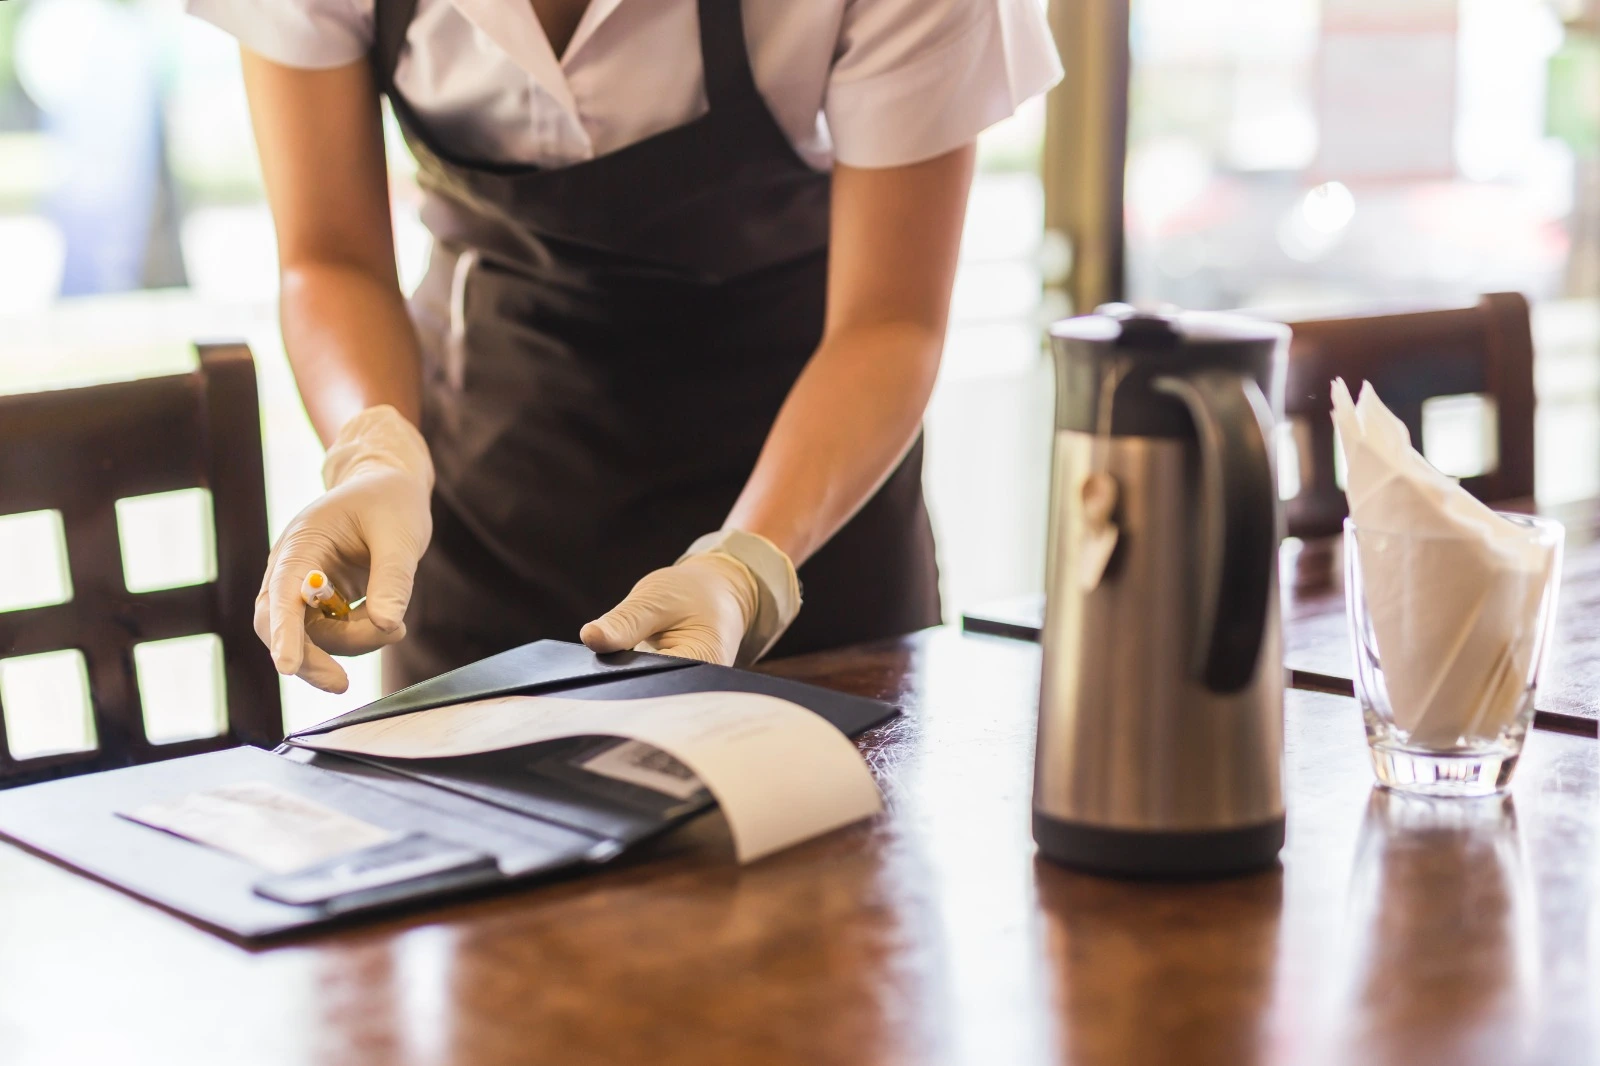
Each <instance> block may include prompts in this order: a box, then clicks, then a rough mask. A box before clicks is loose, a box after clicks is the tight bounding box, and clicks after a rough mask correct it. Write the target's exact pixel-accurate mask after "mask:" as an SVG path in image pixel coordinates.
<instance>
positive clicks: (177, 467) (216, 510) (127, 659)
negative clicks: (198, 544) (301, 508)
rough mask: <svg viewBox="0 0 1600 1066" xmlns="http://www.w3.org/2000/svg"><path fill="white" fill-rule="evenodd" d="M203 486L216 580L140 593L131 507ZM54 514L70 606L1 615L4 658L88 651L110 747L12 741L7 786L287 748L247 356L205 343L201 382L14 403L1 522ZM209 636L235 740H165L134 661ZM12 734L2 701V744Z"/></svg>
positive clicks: (0, 415)
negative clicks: (263, 614) (137, 651)
mask: <svg viewBox="0 0 1600 1066" xmlns="http://www.w3.org/2000/svg"><path fill="white" fill-rule="evenodd" d="M193 487H201V488H205V489H207V490H209V492H210V494H211V503H212V513H213V516H214V541H215V551H216V579H215V580H214V581H212V582H210V583H207V584H200V585H191V586H188V587H183V588H171V589H165V590H162V591H153V592H145V593H139V594H134V593H130V592H128V590H127V588H126V583H125V581H124V576H123V563H122V552H121V550H120V548H119V541H118V521H117V515H116V506H115V505H116V501H118V500H120V499H125V498H128V497H136V496H143V495H146V494H149V493H158V492H167V491H171V490H176V489H185V488H193ZM42 510H54V511H57V512H59V514H60V516H61V527H62V529H63V531H64V534H65V542H66V553H67V564H68V573H69V574H70V578H71V598H70V599H69V600H68V601H67V602H64V603H59V604H55V605H52V606H43V607H35V608H31V609H25V610H16V611H10V612H6V613H0V659H6V658H11V657H14V656H22V655H31V654H36V653H41V652H50V651H62V650H69V649H76V650H77V651H78V652H80V653H81V654H82V656H83V659H84V666H85V669H86V673H87V677H88V687H89V697H90V704H91V713H92V716H93V724H94V733H95V740H96V742H97V745H98V746H97V747H95V748H94V749H93V750H89V751H80V752H69V753H60V754H53V755H44V756H42V757H39V758H33V759H26V760H18V759H15V758H13V757H12V755H11V752H10V750H9V749H8V747H7V745H5V744H3V743H0V787H5V786H9V785H15V784H20V783H25V782H30V781H36V780H43V779H46V778H50V777H60V776H66V775H68V774H75V773H84V772H89V771H93V770H103V769H109V768H112V767H119V766H127V765H132V764H135V763H144V762H153V761H156V760H160V759H166V758H174V757H177V756H181V755H190V754H194V753H196V752H202V751H210V750H214V749H217V748H224V747H231V746H234V745H237V744H241V743H248V744H256V745H263V746H264V745H271V744H275V743H277V742H278V741H279V740H280V739H281V738H282V734H283V725H282V721H283V715H282V709H281V707H280V704H279V697H278V677H277V674H276V673H275V672H274V670H273V667H272V663H271V659H270V657H269V656H268V654H267V652H266V650H265V648H263V647H262V645H261V643H260V641H259V640H257V639H256V636H255V633H254V630H253V613H254V600H255V595H256V591H257V588H258V587H259V585H260V580H261V572H262V567H263V566H264V565H265V562H266V558H267V514H266V493H265V483H264V480H263V474H262V461H261V421H260V408H259V406H258V403H257V398H256V378H255V366H254V363H253V362H252V360H251V357H250V350H249V348H248V347H246V346H245V345H244V344H216V345H206V346H202V347H201V348H200V366H199V369H197V370H196V371H195V372H194V373H191V374H181V375H175V376H170V377H159V378H150V379H146V380H142V381H131V382H122V383H116V384H108V385H97V386H93V387H89V388H79V389H66V390H61V391H56V392H41V393H33V394H24V395H17V396H6V397H0V515H8V514H19V513H25V512H32V511H42ZM206 633H214V634H216V635H217V636H218V637H219V638H220V643H221V646H222V656H223V671H222V673H223V684H224V688H225V694H224V703H225V706H226V708H227V722H226V729H225V730H224V732H223V733H222V734H221V735H219V736H214V737H204V738H200V739H196V740H187V741H180V742H178V743H171V744H156V743H153V742H152V741H151V740H150V739H149V737H148V735H147V732H146V729H145V719H144V713H143V707H142V704H141V700H140V691H139V684H138V679H137V675H136V672H135V666H134V654H133V649H134V647H135V646H136V645H138V644H141V643H144V642H146V641H154V640H162V639H166V638H171V637H179V636H190V635H196V634H206ZM4 725H5V708H4V706H3V705H0V740H3V739H4V737H5V730H4Z"/></svg>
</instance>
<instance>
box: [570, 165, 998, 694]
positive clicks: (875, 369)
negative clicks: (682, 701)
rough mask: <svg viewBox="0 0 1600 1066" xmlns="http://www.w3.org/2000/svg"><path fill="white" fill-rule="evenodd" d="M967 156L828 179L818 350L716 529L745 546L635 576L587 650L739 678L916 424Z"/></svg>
mask: <svg viewBox="0 0 1600 1066" xmlns="http://www.w3.org/2000/svg"><path fill="white" fill-rule="evenodd" d="M974 155H975V149H974V148H973V146H972V145H970V144H969V145H967V146H965V147H963V148H959V149H957V150H955V151H953V152H949V153H946V154H945V155H941V156H939V157H937V158H935V159H930V160H928V161H926V162H922V163H914V164H911V165H909V166H900V167H889V168H884V169H879V170H873V169H861V168H856V167H848V166H843V165H839V166H836V167H835V169H834V177H833V220H832V243H831V247H830V249H829V253H828V255H829V259H828V312H827V322H826V326H825V330H824V334H823V339H822V343H821V345H819V346H818V348H817V351H816V352H815V354H813V355H812V357H811V359H810V361H809V362H808V363H807V364H806V367H805V370H804V371H802V373H801V374H800V377H799V379H798V380H797V381H796V382H795V384H794V387H793V388H792V389H791V390H790V391H789V395H788V397H787V399H785V401H784V404H783V407H782V409H781V410H780V411H779V413H778V417H777V420H776V421H775V422H774V423H773V426H772V430H771V431H770V432H769V433H768V435H767V440H766V444H765V445H764V447H763V448H762V450H761V456H760V458H759V459H758V460H757V462H756V466H755V469H754V470H753V471H752V472H751V475H750V478H749V480H748V481H747V482H746V483H745V487H744V491H743V492H741V493H740V495H739V499H738V501H737V502H736V503H735V504H734V506H733V510H732V511H731V512H730V513H729V515H728V518H727V521H726V522H725V523H724V529H727V530H736V531H741V532H743V533H745V534H754V535H755V536H754V537H751V538H748V540H747V541H746V542H744V543H743V544H742V545H740V546H737V547H735V546H733V545H732V544H731V542H726V543H727V546H726V547H724V546H721V545H722V544H723V543H724V542H714V543H713V544H712V545H710V546H709V547H710V550H704V549H703V548H702V546H701V545H698V544H697V545H696V548H695V549H691V552H690V553H689V554H688V555H686V556H685V557H684V558H683V559H681V560H679V562H678V563H677V564H675V565H673V566H670V567H665V568H663V569H661V570H656V571H654V572H652V573H650V574H648V575H646V576H645V577H644V578H643V579H642V580H641V581H640V582H639V583H638V584H637V585H636V586H634V589H633V591H632V592H630V593H629V594H628V597H627V599H625V600H623V601H622V603H620V604H618V605H617V606H616V607H615V608H613V609H612V610H611V611H609V612H607V614H605V615H604V616H602V617H601V618H599V619H596V620H595V621H593V622H590V623H589V624H588V625H586V626H585V627H584V628H583V631H582V634H581V636H582V639H583V641H584V643H586V644H588V645H589V647H591V648H593V649H594V650H596V651H601V652H605V651H621V650H623V649H625V648H632V647H634V646H635V645H637V644H644V645H645V646H646V647H650V648H655V649H657V650H660V651H665V652H670V653H672V654H677V655H684V656H687V657H690V658H697V659H706V660H710V661H713V662H721V663H734V662H736V661H737V662H740V663H744V662H749V661H751V660H752V659H754V658H758V657H759V656H760V655H761V654H763V653H764V652H765V650H766V649H767V647H769V646H770V645H771V643H772V642H773V641H774V640H776V638H777V636H778V635H779V634H780V633H781V632H782V630H783V628H784V627H785V626H787V625H788V623H789V621H790V620H792V618H793V616H794V611H795V610H796V609H798V607H799V589H798V586H797V584H796V582H795V569H796V567H798V566H799V564H801V563H803V562H804V561H805V560H806V559H808V558H810V556H811V555H812V554H813V553H815V552H816V550H817V549H818V548H820V547H822V545H823V544H825V543H827V541H828V539H829V538H830V537H832V536H833V535H834V534H835V533H836V532H838V531H839V528H840V527H841V526H843V525H844V524H845V523H846V522H847V521H849V520H850V518H851V517H852V516H853V515H854V514H855V513H856V511H858V510H860V508H861V507H862V505H863V504H865V503H866V502H867V501H868V500H869V499H871V498H872V494H873V493H874V492H876V491H877V489H878V487H879V486H880V485H882V484H883V482H884V480H885V479H886V478H888V476H889V475H890V474H891V473H892V472H893V471H894V468H895V467H896V466H897V465H898V464H899V462H900V460H901V458H902V457H903V456H904V455H905V453H906V450H907V449H908V448H909V447H910V446H911V442H912V441H913V440H914V439H915V438H916V434H917V431H918V429H919V428H920V426H921V424H922V416H923V413H924V411H925V410H926V409H927V406H928V397H929V396H930V395H931V394H932V392H933V383H934V379H935V378H936V377H937V375H938V371H939V358H940V355H941V354H942V352H943V349H944V335H945V324H946V320H947V318H948V315H949V310H950V290H951V287H952V285H953V283H954V280H955V270H956V258H957V253H958V251H959V249H960V244H961V224H962V221H963V219H964V217H965V214H966V205H967V193H968V189H969V186H970V185H971V182H972V166H973V158H974ZM757 538H760V539H757ZM763 540H764V541H765V543H764V544H763V543H762V541H763Z"/></svg>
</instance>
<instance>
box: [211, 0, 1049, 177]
mask: <svg viewBox="0 0 1600 1066" xmlns="http://www.w3.org/2000/svg"><path fill="white" fill-rule="evenodd" d="M186 3H187V6H188V9H189V11H190V12H191V13H193V14H195V15H198V16H200V17H201V18H203V19H205V20H207V21H208V22H211V23H214V24H215V25H217V26H219V27H221V28H222V29H223V30H225V31H227V32H228V33H231V34H232V35H234V36H235V37H237V38H238V39H239V42H240V43H241V44H242V45H243V46H244V47H245V48H247V49H249V50H250V51H252V52H255V53H257V54H259V55H261V56H264V57H266V58H267V59H271V60H274V61H275V62H278V63H281V64H284V65H286V66H293V67H305V68H330V67H336V66H342V65H345V64H347V63H351V62H354V61H356V60H359V59H362V58H363V57H364V56H365V55H366V54H367V51H368V49H369V48H370V46H371V42H372V32H373V28H372V27H373V0H186ZM744 18H745V33H746V37H747V39H748V43H749V49H750V55H751V66H752V68H753V70H754V72H755V77H756V84H757V86H758V87H759V88H760V90H761V95H762V96H763V97H764V98H765V100H766V102H767V106H768V107H769V108H770V109H771V110H772V113H773V116H774V117H775V118H776V119H777V121H778V123H779V125H780V126H782V128H783V129H784V131H785V132H786V133H787V134H788V136H789V140H790V141H791V142H792V143H793V144H794V146H795V148H796V149H797V150H798V151H799V152H800V154H801V156H802V157H803V158H804V159H805V160H806V161H807V162H808V163H810V164H811V165H812V166H814V167H816V168H817V169H819V170H821V169H827V168H828V167H829V166H830V165H831V164H832V162H833V161H834V160H838V161H840V162H843V163H845V164H847V165H850V166H857V167H887V166H899V165H903V164H906V163H914V162H917V161H920V160H923V159H929V158H932V157H933V156H936V155H940V154H942V153H944V152H947V151H949V150H951V149H953V148H956V147H958V146H960V145H962V144H965V143H967V142H968V141H970V140H972V139H973V138H974V137H976V136H977V135H978V133H979V132H981V131H982V130H983V129H985V128H986V127H988V126H990V125H992V124H994V123H995V122H998V121H999V120H1001V119H1003V118H1005V117H1007V116H1008V115H1010V114H1011V113H1012V112H1013V111H1014V110H1015V109H1016V107H1017V105H1018V104H1020V103H1022V102H1023V101H1024V100H1026V99H1028V98H1029V97H1032V96H1035V95H1037V94H1038V93H1041V92H1043V91H1044V90H1045V89H1047V88H1049V87H1050V86H1051V85H1052V84H1054V83H1055V81H1056V80H1057V79H1058V78H1059V77H1060V76H1061V67H1060V64H1059V62H1058V61H1057V58H1056V53H1055V48H1054V46H1053V44H1052V42H1051V39H1050V33H1049V29H1048V27H1047V25H1046V23H1045V20H1044V14H1043V11H1042V9H1041V7H1040V0H744ZM395 83H396V85H397V86H398V87H399V89H400V91H401V92H402V93H404V94H405V97H406V100H407V101H408V102H409V103H410V104H411V106H412V108H413V109H414V110H415V111H416V112H417V113H418V115H419V116H420V117H421V118H422V119H423V120H424V121H425V122H427V123H428V126H429V129H430V131H431V132H432V133H433V134H434V135H435V136H436V137H437V138H438V139H439V140H440V141H441V142H442V144H443V145H444V146H445V147H447V148H449V149H450V150H451V151H453V152H455V153H457V154H461V155H465V156H468V157H472V158H477V159H480V160H484V161H494V162H512V163H531V164H536V165H539V166H561V165H565V164H568V163H574V162H580V161H583V160H587V159H593V158H595V157H596V156H600V155H604V154H606V153H608V152H613V151H615V150H617V149H618V148H622V147H625V146H627V145H629V144H632V143H634V142H636V141H640V140H643V139H644V138H646V137H649V136H651V135H652V134H655V133H659V132H661V131H662V130H666V129H671V128H674V127H676V126H681V125H683V124H684V123H686V122H689V121H690V120H692V119H694V118H696V117H698V116H699V115H701V114H703V113H704V111H705V109H706V99H705V90H704V85H703V77H702V73H701V66H700V42H699V32H698V16H697V13H696V4H695V0H590V2H589V7H588V9H587V10H586V11H585V12H584V15H583V18H582V21H581V22H580V23H579V25H578V28H577V31H576V33H575V34H574V35H573V38H572V42H571V44H569V45H568V46H567V50H566V53H565V54H564V55H562V56H561V57H560V58H559V59H558V58H557V56H556V54H555V52H554V51H553V50H552V48H551V46H550V42H549V39H548V38H547V37H546V36H545V33H544V30H543V28H542V27H541V26H540V24H539V20H538V17H537V16H536V15H535V14H534V11H533V5H532V4H531V3H530V2H529V0H418V3H417V13H416V17H415V19H414V20H413V22H412V24H411V28H410V31H409V33H408V35H407V39H406V47H405V50H404V51H403V52H402V54H401V57H400V65H399V69H398V70H397V71H396V74H395Z"/></svg>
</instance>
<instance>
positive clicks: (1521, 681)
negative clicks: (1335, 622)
mask: <svg viewBox="0 0 1600 1066" xmlns="http://www.w3.org/2000/svg"><path fill="white" fill-rule="evenodd" d="M1501 517H1502V518H1504V519H1505V520H1506V521H1507V522H1509V523H1511V525H1512V526H1513V527H1515V532H1510V531H1508V532H1507V535H1505V536H1502V537H1500V538H1498V539H1497V540H1496V541H1495V542H1494V543H1493V545H1492V546H1491V545H1490V544H1489V543H1488V542H1486V541H1485V540H1484V539H1483V538H1476V537H1458V536H1441V535H1431V534H1416V533H1396V532H1390V531H1388V530H1383V529H1375V528H1370V527H1367V526H1357V525H1356V523H1355V522H1354V520H1351V519H1346V521H1345V525H1344V547H1345V555H1344V559H1345V563H1344V566H1345V608H1346V610H1345V614H1346V618H1347V620H1348V624H1349V628H1350V641H1351V645H1352V647H1353V650H1354V653H1355V690H1356V698H1357V699H1358V700H1359V701H1360V703H1361V715H1362V720H1363V721H1364V722H1365V724H1366V730H1367V747H1368V750H1369V752H1370V753H1371V756H1372V768H1373V770H1374V772H1375V773H1376V774H1377V776H1378V781H1379V782H1380V783H1381V784H1383V785H1384V786H1385V787H1387V788H1391V789H1395V790H1398V791H1401V792H1413V793H1422V794H1426V795H1433V796H1481V795H1487V794H1490V793H1494V792H1499V791H1502V790H1503V789H1505V788H1506V787H1507V786H1508V785H1509V784H1510V782H1511V775H1512V773H1513V772H1514V771H1515V770H1516V766H1517V759H1518V757H1519V756H1520V755H1521V753H1522V744H1523V740H1524V739H1525V738H1526V736H1527V732H1528V728H1529V726H1530V725H1531V724H1532V722H1533V710H1534V706H1533V701H1534V694H1535V692H1536V691H1537V689H1538V683H1539V673H1540V669H1541V667H1542V666H1543V662H1544V659H1545V656H1546V652H1547V650H1548V648H1549V644H1550V634H1551V630H1552V628H1553V627H1554V622H1555V616H1556V595H1557V591H1558V589H1559V587H1560V575H1561V550H1562V543H1563V540H1564V538H1565V530H1563V529H1562V527H1561V524H1560V523H1559V522H1554V521H1552V520H1550V519H1546V518H1531V517H1528V516H1526V515H1510V514H1506V515H1501Z"/></svg>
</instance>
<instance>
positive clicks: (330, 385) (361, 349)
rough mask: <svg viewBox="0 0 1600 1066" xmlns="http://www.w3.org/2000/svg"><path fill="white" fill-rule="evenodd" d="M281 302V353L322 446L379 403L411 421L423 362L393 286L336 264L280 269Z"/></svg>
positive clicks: (417, 410) (416, 409) (418, 397)
mask: <svg viewBox="0 0 1600 1066" xmlns="http://www.w3.org/2000/svg"><path fill="white" fill-rule="evenodd" d="M280 299H281V312H280V313H281V316H282V322H283V342H284V347H285V348H286V349H287V350H288V354H289V363H290V365H291V366H292V367H293V368H294V376H295V381H296V383H297V384H298V385H299V387H300V395H301V396H302V397H303V398H304V400H305V405H306V410H307V412H309V413H310V415H311V423H312V425H313V426H315V427H316V430H317V435H318V436H320V437H321V438H322V442H323V443H324V444H328V443H330V442H332V440H333V439H334V437H335V436H336V435H337V434H338V432H339V429H340V427H342V426H343V425H344V424H345V423H346V422H348V421H349V420H350V419H351V418H353V417H355V416H356V415H357V414H358V413H360V412H361V411H363V410H365V409H366V408H368V407H374V406H377V405H379V404H390V405H392V406H393V407H395V408H396V409H397V410H398V411H399V412H400V413H401V414H402V415H404V416H405V417H406V418H408V419H410V420H411V421H412V422H413V423H415V422H416V421H417V419H418V417H419V415H420V413H421V404H422V371H421V360H420V358H419V356H418V352H417V338H416V333H415V332H414V331H413V329H412V326H411V319H410V316H409V315H407V313H406V306H405V300H404V299H403V298H402V297H401V295H400V291H399V289H398V287H397V286H396V285H395V283H394V281H393V279H388V278H380V277H375V276H374V275H373V274H372V273H370V272H369V271H367V270H364V269H362V268H361V267H357V266H349V265H344V264H339V263H324V262H317V263H297V264H286V265H285V267H284V270H283V288H282V295H281V298H280Z"/></svg>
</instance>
